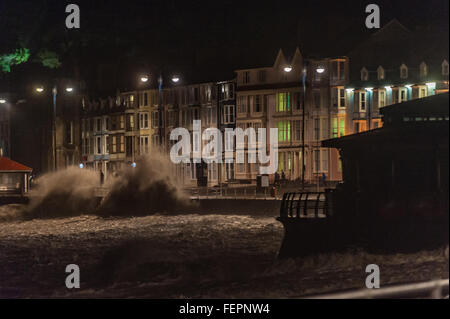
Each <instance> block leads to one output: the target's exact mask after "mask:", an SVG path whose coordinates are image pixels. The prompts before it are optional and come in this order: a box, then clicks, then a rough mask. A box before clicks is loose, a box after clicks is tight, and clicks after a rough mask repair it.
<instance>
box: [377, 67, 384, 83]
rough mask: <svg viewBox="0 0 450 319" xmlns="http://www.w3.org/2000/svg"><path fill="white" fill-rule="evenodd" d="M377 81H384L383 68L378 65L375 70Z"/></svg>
mask: <svg viewBox="0 0 450 319" xmlns="http://www.w3.org/2000/svg"><path fill="white" fill-rule="evenodd" d="M377 73H378V80H384V68H383V67H382V66H381V65H380V66H379V67H378V69H377Z"/></svg>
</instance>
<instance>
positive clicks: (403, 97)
mask: <svg viewBox="0 0 450 319" xmlns="http://www.w3.org/2000/svg"><path fill="white" fill-rule="evenodd" d="M398 92H399V100H398V103H402V102H405V101H407V100H408V98H407V96H408V95H407V92H406V89H399V91H398Z"/></svg>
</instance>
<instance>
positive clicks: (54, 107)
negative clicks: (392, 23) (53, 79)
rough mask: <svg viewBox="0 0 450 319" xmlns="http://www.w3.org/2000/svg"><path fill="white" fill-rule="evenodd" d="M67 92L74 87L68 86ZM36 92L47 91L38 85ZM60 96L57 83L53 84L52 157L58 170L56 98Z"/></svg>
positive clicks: (54, 166) (54, 169) (71, 90)
mask: <svg viewBox="0 0 450 319" xmlns="http://www.w3.org/2000/svg"><path fill="white" fill-rule="evenodd" d="M65 90H66V92H67V93H72V92H73V87H70V86H68V87H66V89H65ZM35 91H36V93H38V94H41V93H43V92H44V91H45V88H44V87H43V86H38V87H36V88H35ZM57 96H58V86H57V83H55V84H54V85H53V88H52V102H53V112H52V113H53V114H52V158H53V171H55V172H56V170H57V167H58V166H57V154H56V98H57Z"/></svg>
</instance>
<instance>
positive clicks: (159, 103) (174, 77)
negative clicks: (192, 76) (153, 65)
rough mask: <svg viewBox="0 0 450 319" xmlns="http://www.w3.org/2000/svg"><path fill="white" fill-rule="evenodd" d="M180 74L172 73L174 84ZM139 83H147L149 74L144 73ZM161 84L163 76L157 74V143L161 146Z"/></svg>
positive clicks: (177, 81)
mask: <svg viewBox="0 0 450 319" xmlns="http://www.w3.org/2000/svg"><path fill="white" fill-rule="evenodd" d="M180 80H181V79H180V76H179V75H177V74H174V75H172V78H171V81H172V83H174V84H177V83H179V82H180ZM140 81H141V83H147V82H148V81H150V76H149V75H147V74H144V75H142V76H141V78H140ZM162 86H163V78H162V75H161V74H160V75H159V78H158V92H159V94H158V121H159V123H158V127H159V145H160V146H161V147H162V144H163V134H162V133H163V123H162V122H163V121H162V120H163V107H162Z"/></svg>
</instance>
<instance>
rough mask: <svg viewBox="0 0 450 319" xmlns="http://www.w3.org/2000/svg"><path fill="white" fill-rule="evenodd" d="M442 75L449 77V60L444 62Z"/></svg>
mask: <svg viewBox="0 0 450 319" xmlns="http://www.w3.org/2000/svg"><path fill="white" fill-rule="evenodd" d="M442 75H446V76H448V62H447V60H444V62H442Z"/></svg>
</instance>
